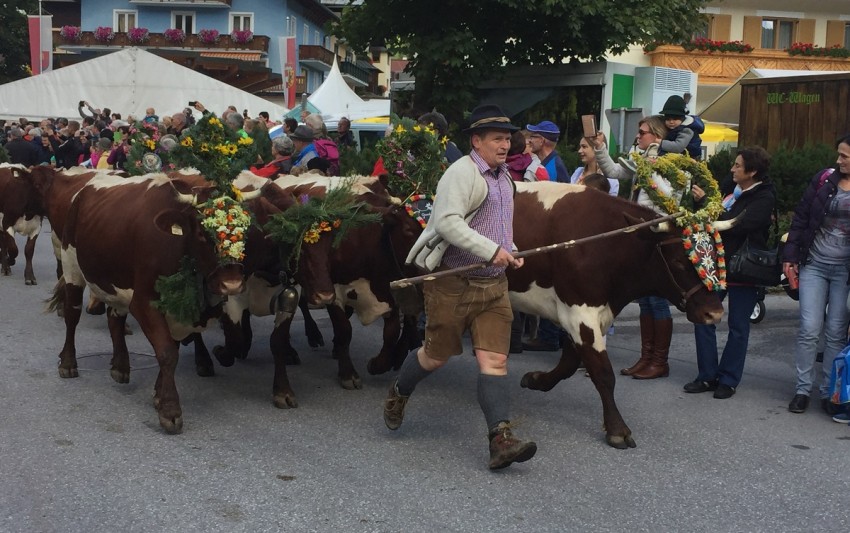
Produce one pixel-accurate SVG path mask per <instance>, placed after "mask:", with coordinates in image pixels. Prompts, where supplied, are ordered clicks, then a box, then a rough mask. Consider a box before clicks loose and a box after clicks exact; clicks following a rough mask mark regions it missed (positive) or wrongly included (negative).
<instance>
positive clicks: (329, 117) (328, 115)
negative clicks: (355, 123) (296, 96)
mask: <svg viewBox="0 0 850 533" xmlns="http://www.w3.org/2000/svg"><path fill="white" fill-rule="evenodd" d="M307 101H308V102H310V104H312V105H313V106H315V107H316V109H318V110H319V113H321V115H322V118H323V119H324V121H325V124H331V123H336V122H337V121H338V120H339V119H340V118H342V117H348V118H349V119H350V120H357V119H361V118H371V117H380V116H385V115H387V116H389V114H390V101H389V100H388V99H383V98H376V99H374V100H363V99H362V98H360V97H359V96H357V93H355V92H354V91H353V90H352V89H351V88H350V87H349V86H348V84H347V83H345V79H343V77H342V73H341V72H340V71H339V65H337V61H336V58H334V64H333V67H331V71H330V72H329V73H328V77H327V78H325V81H323V82H322V84H321V85H320V86H319V88H318V89H316V90H315V91H313V94H311V95H310V96H308V97H307Z"/></svg>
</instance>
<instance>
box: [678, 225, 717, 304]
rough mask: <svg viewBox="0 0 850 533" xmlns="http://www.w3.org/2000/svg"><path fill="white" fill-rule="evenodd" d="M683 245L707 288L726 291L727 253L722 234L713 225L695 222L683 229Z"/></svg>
mask: <svg viewBox="0 0 850 533" xmlns="http://www.w3.org/2000/svg"><path fill="white" fill-rule="evenodd" d="M682 245H683V246H684V247H685V252H686V253H687V254H688V259H690V260H691V264H693V265H694V268H695V269H696V271H697V275H698V276H699V278H700V279H701V280H702V283H703V285H705V288H706V289H708V290H710V291H723V290H726V251H725V250H724V248H723V239H722V238H721V237H720V232H719V231H717V229H715V227H714V226H712V225H711V224H702V223H700V222H695V223H693V224H691V225H689V226H685V227H684V228H682Z"/></svg>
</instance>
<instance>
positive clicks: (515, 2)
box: [336, 0, 707, 115]
mask: <svg viewBox="0 0 850 533" xmlns="http://www.w3.org/2000/svg"><path fill="white" fill-rule="evenodd" d="M706 2H707V0H538V1H537V2H527V1H520V0H478V1H477V2H468V1H466V0H444V1H440V2H423V1H421V0H365V1H364V2H363V3H362V4H361V5H351V6H348V7H346V9H345V10H344V11H343V14H342V18H341V21H340V27H339V28H337V29H336V33H337V34H338V35H342V36H343V37H345V39H347V40H348V42H349V43H351V45H352V46H353V47H354V48H355V50H364V51H365V50H366V49H368V47H369V46H373V45H382V46H386V47H387V49H388V51H389V53H390V54H393V55H398V56H402V57H406V58H407V59H408V60H409V63H408V65H407V71H408V72H410V73H412V74H413V75H414V76H415V77H416V102H415V105H416V107H418V109H422V110H427V109H430V108H431V107H434V106H438V107H439V108H440V109H441V110H444V111H448V112H449V113H450V114H452V115H456V114H457V113H458V112H459V111H461V110H463V109H467V108H468V107H469V106H470V105H471V104H472V103H473V102H472V98H473V90H474V89H475V87H476V86H477V85H478V84H479V83H480V82H482V81H483V80H487V79H492V78H494V77H498V76H499V75H500V74H501V73H503V72H504V71H505V69H506V68H509V67H511V66H514V65H551V64H558V63H561V62H563V61H565V60H598V59H601V58H602V57H603V56H604V55H605V54H606V53H608V52H611V53H614V54H617V53H622V52H625V51H626V50H627V49H628V48H629V46H631V45H633V44H636V45H641V44H648V43H651V42H656V41H660V42H682V41H685V40H689V39H690V37H691V36H692V35H693V33H694V32H696V31H697V30H699V29H702V28H703V26H704V24H705V22H704V20H703V18H702V15H700V14H699V11H698V10H699V8H700V7H701V6H703V5H705V4H706Z"/></svg>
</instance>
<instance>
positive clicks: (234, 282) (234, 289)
mask: <svg viewBox="0 0 850 533" xmlns="http://www.w3.org/2000/svg"><path fill="white" fill-rule="evenodd" d="M208 287H209V289H210V292H212V293H213V294H217V295H219V296H234V295H237V294H241V293H242V292H243V291H244V290H245V279H244V277H243V275H242V265H241V264H240V263H232V264H229V265H223V266H220V267H218V268H216V269H215V270H214V271H213V273H212V274H211V275H210V276H209V283H208Z"/></svg>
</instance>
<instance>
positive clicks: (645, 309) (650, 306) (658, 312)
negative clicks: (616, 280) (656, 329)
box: [637, 296, 673, 320]
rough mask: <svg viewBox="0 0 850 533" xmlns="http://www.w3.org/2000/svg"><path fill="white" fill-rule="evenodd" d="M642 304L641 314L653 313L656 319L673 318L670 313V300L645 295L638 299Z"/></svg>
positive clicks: (639, 303) (640, 304)
mask: <svg viewBox="0 0 850 533" xmlns="http://www.w3.org/2000/svg"><path fill="white" fill-rule="evenodd" d="M637 303H638V305H639V306H640V314H642V315H652V318H654V319H655V320H662V319H665V318H672V316H673V315H671V314H670V302H668V301H667V300H666V299H664V298H660V297H658V296H645V297H643V298H639V299H638V301H637Z"/></svg>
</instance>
